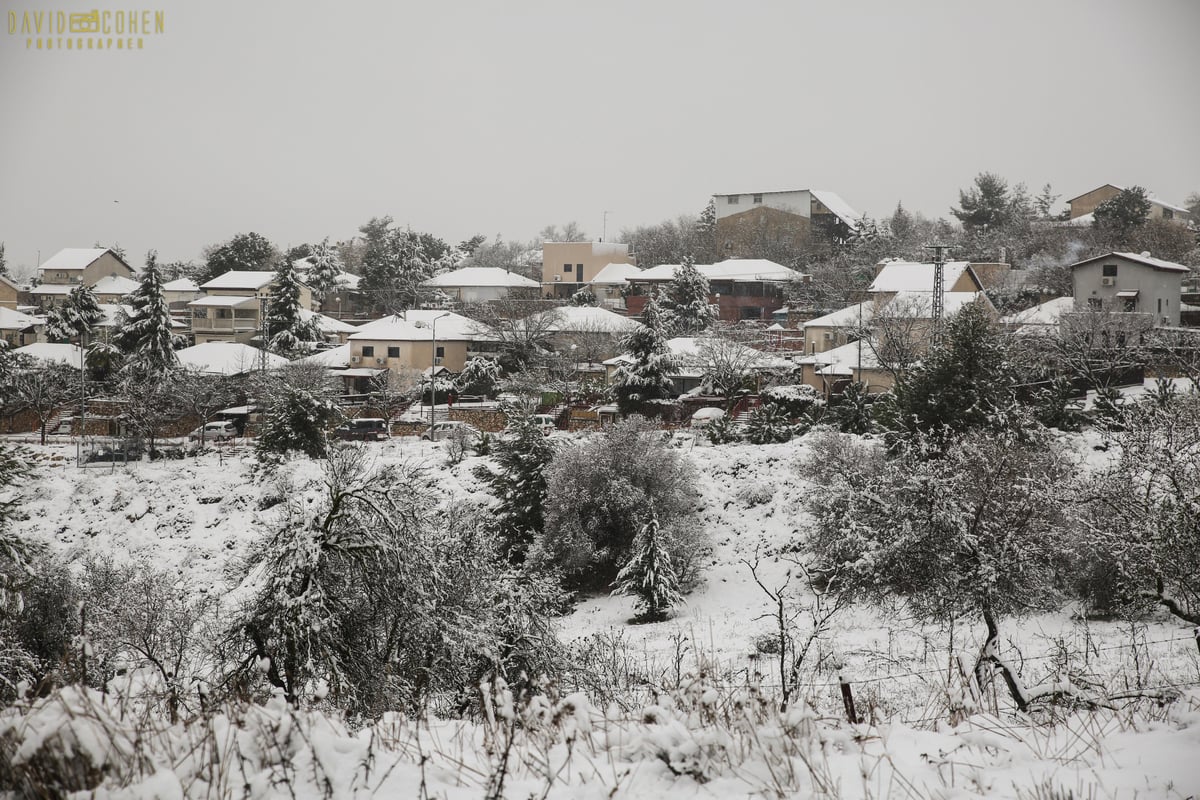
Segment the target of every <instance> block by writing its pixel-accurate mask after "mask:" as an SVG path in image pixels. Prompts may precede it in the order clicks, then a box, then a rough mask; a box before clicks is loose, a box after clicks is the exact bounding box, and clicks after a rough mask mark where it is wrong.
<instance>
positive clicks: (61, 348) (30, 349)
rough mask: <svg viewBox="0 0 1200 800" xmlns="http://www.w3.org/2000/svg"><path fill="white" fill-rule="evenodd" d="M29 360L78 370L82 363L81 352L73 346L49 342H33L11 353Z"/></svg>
mask: <svg viewBox="0 0 1200 800" xmlns="http://www.w3.org/2000/svg"><path fill="white" fill-rule="evenodd" d="M12 352H13V353H19V354H20V355H23V356H28V357H29V358H34V359H37V360H38V361H45V362H48V363H60V364H67V365H68V366H72V367H76V368H78V367H79V366H80V364H82V363H83V362H82V361H81V360H80V359H81V358H82V357H83V351H82V350H81V349H79V347H77V346H76V345H73V344H53V343H50V342H35V343H34V344H27V345H25V346H24V347H18V348H16V349H15V350H13V351H12Z"/></svg>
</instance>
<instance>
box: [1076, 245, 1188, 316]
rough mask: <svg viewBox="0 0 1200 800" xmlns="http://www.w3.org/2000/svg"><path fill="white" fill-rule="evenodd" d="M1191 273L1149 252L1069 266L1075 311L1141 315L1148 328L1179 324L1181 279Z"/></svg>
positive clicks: (1116, 254) (1103, 257)
mask: <svg viewBox="0 0 1200 800" xmlns="http://www.w3.org/2000/svg"><path fill="white" fill-rule="evenodd" d="M1191 274H1192V270H1191V268H1190V267H1185V266H1184V265H1182V264H1176V263H1175V262H1173V261H1164V260H1162V259H1159V258H1153V257H1151V256H1150V254H1149V253H1141V254H1137V253H1108V254H1107V255H1102V256H1096V257H1095V258H1089V259H1085V260H1083V261H1080V262H1078V263H1075V264H1072V265H1071V285H1072V296H1073V297H1074V299H1075V308H1076V310H1078V311H1086V310H1093V311H1103V310H1111V311H1115V312H1122V313H1130V314H1140V315H1145V316H1146V317H1147V325H1148V326H1149V327H1154V326H1161V325H1167V326H1177V325H1179V312H1180V295H1181V293H1182V285H1183V279H1184V278H1186V277H1188V276H1190V275H1191Z"/></svg>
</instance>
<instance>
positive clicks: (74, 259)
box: [40, 247, 108, 270]
mask: <svg viewBox="0 0 1200 800" xmlns="http://www.w3.org/2000/svg"><path fill="white" fill-rule="evenodd" d="M107 252H108V248H106V247H64V248H63V249H62V250H59V251H58V252H57V253H55V254H54V255H52V256H50V258H48V259H46V260H45V261H43V262H42V266H41V267H40V268H41V269H43V270H47V269H62V270H68V269H86V268H87V266H88V265H89V264H91V263H92V262H93V261H95V260H96V259H97V258H99V257H100V256H102V255H104V254H105V253H107Z"/></svg>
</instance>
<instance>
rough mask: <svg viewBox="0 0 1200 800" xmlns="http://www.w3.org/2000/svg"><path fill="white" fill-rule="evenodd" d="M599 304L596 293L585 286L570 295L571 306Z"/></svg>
mask: <svg viewBox="0 0 1200 800" xmlns="http://www.w3.org/2000/svg"><path fill="white" fill-rule="evenodd" d="M599 304H600V301H599V300H597V299H596V295H595V294H593V293H592V290H591V289H588V288H587V287H584V288H582V289H580V290H579V291H578V292H576V293H575V294H573V295H571V305H573V306H595V305H599Z"/></svg>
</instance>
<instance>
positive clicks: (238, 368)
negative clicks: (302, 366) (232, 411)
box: [176, 341, 288, 377]
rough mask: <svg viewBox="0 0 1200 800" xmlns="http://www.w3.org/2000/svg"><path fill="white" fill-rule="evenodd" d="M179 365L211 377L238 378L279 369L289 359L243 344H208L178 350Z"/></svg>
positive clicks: (215, 342)
mask: <svg viewBox="0 0 1200 800" xmlns="http://www.w3.org/2000/svg"><path fill="white" fill-rule="evenodd" d="M176 355H178V356H179V363H180V365H182V366H183V367H184V368H185V369H194V370H196V371H198V372H203V373H206V374H209V375H223V376H225V377H235V376H238V375H248V374H250V373H252V372H257V371H259V370H264V369H276V368H278V367H282V366H284V365H286V364H287V363H288V360H287V359H286V358H283V357H282V356H277V355H275V354H274V353H268V352H266V351H265V350H259V349H258V348H257V347H251V346H250V345H248V344H242V343H241V342H219V341H212V342H204V343H202V344H196V345H192V346H191V347H185V348H183V349H182V350H179V351H177V353H176Z"/></svg>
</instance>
